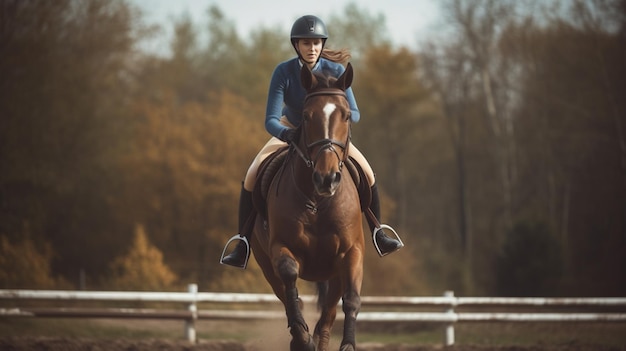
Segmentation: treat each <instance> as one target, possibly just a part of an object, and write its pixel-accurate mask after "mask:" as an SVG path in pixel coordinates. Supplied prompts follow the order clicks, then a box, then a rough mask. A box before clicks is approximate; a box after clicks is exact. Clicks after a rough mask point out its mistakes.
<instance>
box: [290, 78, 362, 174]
mask: <svg viewBox="0 0 626 351" xmlns="http://www.w3.org/2000/svg"><path fill="white" fill-rule="evenodd" d="M322 95H339V96H343V98H344V99H345V98H346V93H345V92H344V91H343V90H339V89H322V90H318V91H314V92H311V93H309V94H307V96H306V97H305V98H304V103H305V104H306V102H307V100H309V99H310V98H311V97H314V96H322ZM302 124H303V125H302V126H301V128H302V133H301V137H302V138H303V141H304V143H305V145H306V149H305V151H306V154H305V153H304V152H303V151H302V150H301V149H300V147H299V146H298V145H297V143H292V147H293V148H294V149H295V150H296V152H297V153H298V155H300V158H302V160H303V161H304V163H305V164H306V166H307V167H309V168H313V167H315V162H316V161H317V159H318V158H319V156H320V154H321V153H322V152H323V151H324V150H326V149H329V150H331V151H332V152H333V153H334V154H335V155H336V156H337V159H338V160H339V170H340V171H341V169H342V168H343V164H344V162H345V161H346V159H347V157H348V154H347V152H346V149H347V147H348V145H349V143H350V137H351V135H350V134H351V129H349V130H348V137H347V138H346V141H345V142H341V141H337V140H334V139H320V140H316V141H313V142H311V143H310V144H307V137H306V128H305V126H304V124H306V119H303V121H302ZM316 146H321V147H320V148H319V150H318V151H317V153H316V155H315V158H311V155H310V150H311V149H312V148H314V147H316ZM335 146H338V147H339V148H341V150H342V151H343V153H344V155H343V158H342V157H341V156H340V155H339V152H338V151H337V149H335Z"/></svg>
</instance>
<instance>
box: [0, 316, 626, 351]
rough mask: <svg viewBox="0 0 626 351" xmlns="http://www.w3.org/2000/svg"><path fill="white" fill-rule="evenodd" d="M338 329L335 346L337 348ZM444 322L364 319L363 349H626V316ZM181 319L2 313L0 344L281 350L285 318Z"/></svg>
mask: <svg viewBox="0 0 626 351" xmlns="http://www.w3.org/2000/svg"><path fill="white" fill-rule="evenodd" d="M336 327H339V330H334V332H335V334H334V335H333V338H332V340H331V350H338V349H339V342H340V338H341V337H340V326H339V325H338V326H336ZM442 328H443V327H433V326H432V325H429V326H417V327H416V326H414V325H411V326H402V325H401V324H398V325H395V326H393V327H387V326H385V327H383V326H382V325H372V324H368V325H361V326H359V334H358V335H357V340H359V344H358V350H360V351H391V350H398V351H434V350H446V351H459V350H463V351H465V350H466V351H566V350H567V351H570V350H571V351H626V323H610V324H609V323H596V324H580V323H570V324H563V323H561V324H560V323H552V324H542V325H537V324H525V323H511V324H483V325H477V324H459V325H457V326H455V338H456V345H455V346H452V347H444V346H443V344H442V342H443V336H444V332H443V331H444V330H443V329H442ZM183 329H184V328H183V323H182V322H181V321H157V320H148V321H145V320H102V319H97V320H84V319H54V320H53V319H32V318H27V319H24V318H21V319H3V318H0V351H13V350H15V351H18V350H19V351H35V350H37V351H38V350H44V351H148V350H150V351H282V350H288V347H289V346H288V345H289V332H288V330H287V328H286V325H284V321H262V322H261V321H257V322H250V323H242V322H229V321H199V323H198V325H197V337H198V340H199V341H198V342H197V343H194V344H192V343H189V342H187V341H184V337H183V335H184V334H183Z"/></svg>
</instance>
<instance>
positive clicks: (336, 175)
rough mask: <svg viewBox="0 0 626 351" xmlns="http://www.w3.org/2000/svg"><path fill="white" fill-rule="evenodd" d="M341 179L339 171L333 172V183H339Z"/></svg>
mask: <svg viewBox="0 0 626 351" xmlns="http://www.w3.org/2000/svg"><path fill="white" fill-rule="evenodd" d="M340 181H341V172H336V173H335V180H334V182H335V183H339V182H340Z"/></svg>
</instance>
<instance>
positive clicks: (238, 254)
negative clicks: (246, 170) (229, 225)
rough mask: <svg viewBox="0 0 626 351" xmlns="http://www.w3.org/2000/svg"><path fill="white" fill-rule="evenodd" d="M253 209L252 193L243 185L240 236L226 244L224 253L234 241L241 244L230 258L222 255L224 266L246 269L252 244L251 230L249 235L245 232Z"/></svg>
mask: <svg viewBox="0 0 626 351" xmlns="http://www.w3.org/2000/svg"><path fill="white" fill-rule="evenodd" d="M253 209H254V204H253V203H252V192H250V191H248V190H246V189H245V188H244V187H243V184H242V185H241V195H239V234H237V235H235V236H233V237H232V238H231V239H230V240H229V241H228V243H226V247H224V252H226V249H227V247H228V245H229V244H230V243H231V242H232V241H234V240H239V242H238V243H237V246H235V249H234V250H233V252H232V253H230V254H229V255H228V256H224V253H222V259H221V260H220V262H221V263H222V264H227V265H229V266H233V267H238V268H243V269H245V268H246V266H247V264H248V258H249V257H250V243H249V242H248V239H249V238H250V230H248V232H247V233H244V232H243V231H244V230H245V229H246V228H244V227H245V225H246V222H247V221H248V220H249V218H250V216H251V215H252V210H253Z"/></svg>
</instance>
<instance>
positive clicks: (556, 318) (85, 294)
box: [0, 284, 626, 345]
mask: <svg viewBox="0 0 626 351" xmlns="http://www.w3.org/2000/svg"><path fill="white" fill-rule="evenodd" d="M301 298H302V300H303V302H305V303H312V302H314V301H315V297H314V296H311V295H305V296H302V297H301ZM0 299H3V300H49V301H64V302H70V301H104V302H114V301H126V302H167V303H181V304H184V305H185V306H186V308H185V309H177V310H163V309H133V308H59V307H55V308H37V307H33V308H29V307H20V308H0V317H74V318H157V319H178V320H183V321H184V322H185V337H186V339H187V340H189V341H191V342H195V341H196V321H197V320H198V319H228V320H233V319H279V318H285V313H284V312H283V310H282V309H280V310H277V309H274V310H271V311H270V310H265V311H260V310H250V311H243V310H215V309H207V310H199V309H198V303H213V304H216V303H224V304H233V303H236V304H240V303H244V304H247V303H250V304H267V303H272V304H274V303H275V304H277V303H278V302H279V301H278V299H277V298H276V296H274V295H273V294H242V293H210V292H198V288H197V285H195V284H190V285H189V287H188V291H187V292H178V293H177V292H121V291H63V290H0ZM361 303H362V307H363V310H362V312H360V313H359V316H358V321H359V322H368V321H375V322H403V323H406V322H431V323H441V324H444V325H446V328H445V341H444V342H445V345H453V344H454V324H455V323H459V322H626V313H624V311H625V310H626V298H623V297H619V298H615V297H614V298H504V297H503V298H498V297H455V296H454V294H453V293H452V292H446V293H445V294H444V296H440V297H405V296H387V297H385V296H362V297H361ZM368 307H377V308H388V309H394V308H395V309H398V308H400V309H402V310H406V309H408V308H409V307H410V308H418V307H428V308H441V309H442V311H441V312H420V311H417V312H375V311H367V309H368ZM459 307H464V308H465V307H480V308H481V309H484V308H485V307H489V308H494V309H497V308H506V309H511V308H513V307H526V308H531V309H532V310H533V312H525V313H518V312H488V313H485V312H458V311H457V310H456V309H458V308H459ZM553 308H566V309H567V310H568V311H567V312H560V313H555V312H537V310H542V309H553ZM573 309H583V310H589V309H595V310H596V311H597V310H607V309H609V310H610V309H617V310H619V311H620V312H617V313H616V312H604V311H600V312H584V313H582V312H570V311H571V310H573ZM337 317H338V319H341V318H342V314H341V313H339V314H338V315H337Z"/></svg>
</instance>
